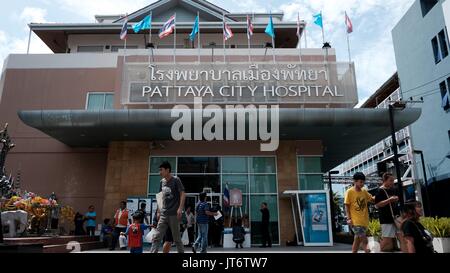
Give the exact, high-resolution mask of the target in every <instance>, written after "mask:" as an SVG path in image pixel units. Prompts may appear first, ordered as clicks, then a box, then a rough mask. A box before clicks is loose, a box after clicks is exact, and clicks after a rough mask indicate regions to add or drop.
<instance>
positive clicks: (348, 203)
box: [344, 172, 374, 253]
mask: <svg viewBox="0 0 450 273" xmlns="http://www.w3.org/2000/svg"><path fill="white" fill-rule="evenodd" d="M365 181H366V176H365V175H364V174H363V173H361V172H357V173H355V174H354V175H353V187H351V188H350V189H348V190H347V191H346V192H345V198H344V204H345V211H346V213H347V223H348V225H349V226H350V227H351V228H352V230H353V233H354V234H355V237H354V239H353V246H352V252H353V253H357V252H358V250H359V247H360V246H362V248H363V249H364V251H365V252H370V250H369V249H368V248H367V243H368V242H367V235H366V232H367V227H368V226H369V209H368V207H367V204H368V203H369V202H374V198H373V196H372V195H371V194H370V193H369V192H368V191H367V190H366V189H364V188H363V187H364V182H365Z"/></svg>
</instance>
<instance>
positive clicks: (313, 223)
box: [298, 190, 333, 246]
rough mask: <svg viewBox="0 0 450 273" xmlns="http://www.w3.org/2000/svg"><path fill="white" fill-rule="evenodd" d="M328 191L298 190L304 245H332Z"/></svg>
mask: <svg viewBox="0 0 450 273" xmlns="http://www.w3.org/2000/svg"><path fill="white" fill-rule="evenodd" d="M328 196H329V194H328V191H323V190H320V191H299V193H298V199H299V204H300V219H301V230H302V235H303V242H304V245H305V246H323V245H333V235H332V230H331V215H330V204H329V203H330V202H329V197H328Z"/></svg>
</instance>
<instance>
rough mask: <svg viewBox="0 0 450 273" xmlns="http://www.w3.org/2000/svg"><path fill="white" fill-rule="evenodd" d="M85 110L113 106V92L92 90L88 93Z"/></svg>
mask: <svg viewBox="0 0 450 273" xmlns="http://www.w3.org/2000/svg"><path fill="white" fill-rule="evenodd" d="M87 100H88V101H87V105H86V109H87V110H104V109H113V108H114V103H113V102H114V94H111V93H103V92H93V93H88V99H87Z"/></svg>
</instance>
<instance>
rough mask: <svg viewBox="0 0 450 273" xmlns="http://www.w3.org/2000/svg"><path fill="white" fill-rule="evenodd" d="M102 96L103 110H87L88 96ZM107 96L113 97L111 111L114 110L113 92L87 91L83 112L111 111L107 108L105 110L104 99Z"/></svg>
mask: <svg viewBox="0 0 450 273" xmlns="http://www.w3.org/2000/svg"><path fill="white" fill-rule="evenodd" d="M91 94H92V95H103V108H102V109H88V106H89V96H90V95H91ZM107 95H112V97H113V108H111V109H114V92H95V91H89V92H87V94H86V103H85V106H84V109H85V110H87V111H98V110H111V109H109V108H108V109H107V108H105V106H106V97H107Z"/></svg>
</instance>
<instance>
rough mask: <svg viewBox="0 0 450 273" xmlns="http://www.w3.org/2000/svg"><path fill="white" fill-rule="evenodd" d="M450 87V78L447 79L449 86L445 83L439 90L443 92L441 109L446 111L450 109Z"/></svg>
mask: <svg viewBox="0 0 450 273" xmlns="http://www.w3.org/2000/svg"><path fill="white" fill-rule="evenodd" d="M449 87H450V77H449V78H447V85H446V84H445V81H443V82H441V83H440V84H439V89H440V90H441V107H442V108H443V109H444V111H447V110H449V109H450V97H449V90H448V89H449Z"/></svg>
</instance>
